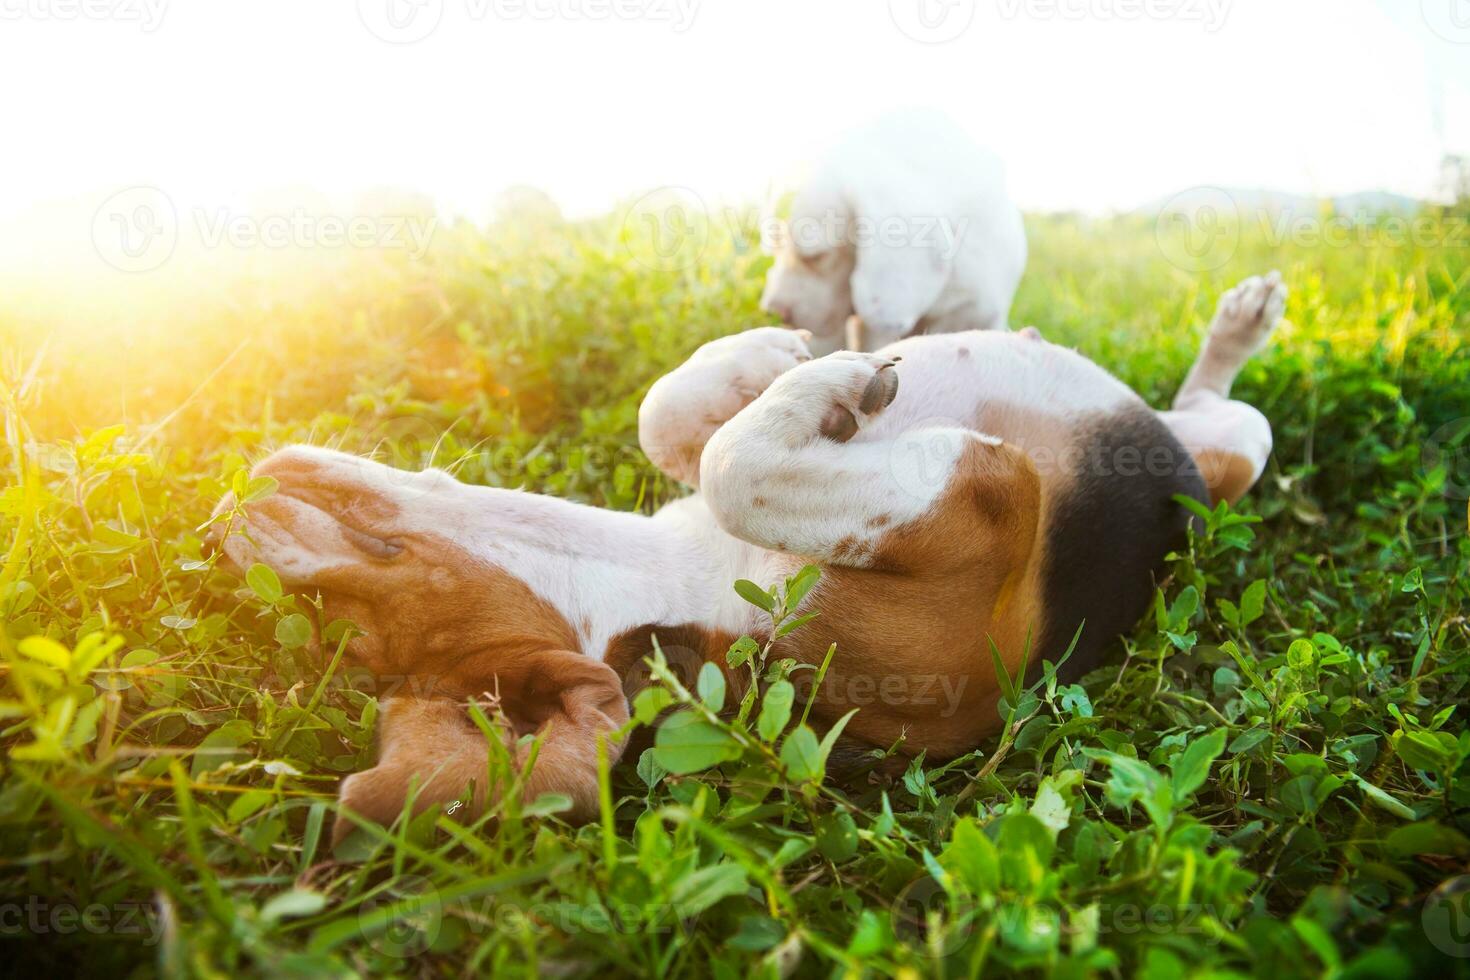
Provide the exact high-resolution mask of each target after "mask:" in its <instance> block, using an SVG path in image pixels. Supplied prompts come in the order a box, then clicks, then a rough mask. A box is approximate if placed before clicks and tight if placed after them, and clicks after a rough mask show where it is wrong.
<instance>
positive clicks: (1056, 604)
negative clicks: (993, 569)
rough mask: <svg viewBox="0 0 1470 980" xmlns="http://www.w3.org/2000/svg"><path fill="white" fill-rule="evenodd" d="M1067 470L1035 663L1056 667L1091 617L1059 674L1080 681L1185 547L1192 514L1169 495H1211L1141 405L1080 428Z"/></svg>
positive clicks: (1050, 532)
mask: <svg viewBox="0 0 1470 980" xmlns="http://www.w3.org/2000/svg"><path fill="white" fill-rule="evenodd" d="M1065 466H1066V473H1065V474H1064V476H1063V478H1064V479H1067V478H1069V477H1070V481H1071V482H1070V486H1068V487H1067V488H1066V489H1065V490H1064V491H1062V496H1061V497H1060V498H1059V499H1058V500H1057V501H1056V503H1055V509H1054V510H1053V511H1052V515H1051V519H1050V522H1049V526H1048V527H1047V530H1046V536H1047V540H1046V556H1047V557H1046V566H1045V568H1044V569H1043V572H1042V574H1043V584H1042V602H1043V606H1042V608H1043V609H1044V610H1045V617H1046V618H1045V627H1044V628H1043V630H1042V633H1041V642H1040V643H1039V644H1037V645H1036V647H1035V648H1034V649H1033V651H1032V657H1031V662H1032V663H1033V664H1039V663H1040V662H1041V659H1042V658H1047V659H1050V660H1051V661H1052V662H1053V663H1055V662H1056V660H1057V658H1059V657H1060V656H1061V655H1062V654H1063V653H1065V652H1066V649H1067V645H1068V644H1069V643H1070V642H1071V641H1072V636H1073V634H1074V633H1076V631H1077V627H1078V625H1079V624H1082V623H1083V622H1084V621H1085V623H1086V625H1085V626H1084V627H1083V630H1082V636H1081V637H1080V638H1079V639H1078V641H1077V649H1076V650H1075V651H1074V652H1073V653H1072V657H1071V659H1070V660H1069V661H1068V662H1067V664H1066V666H1065V667H1063V668H1062V671H1061V675H1062V676H1063V677H1064V678H1066V679H1068V680H1075V679H1076V678H1078V677H1080V676H1082V675H1083V674H1085V673H1087V672H1088V671H1090V670H1092V669H1093V668H1094V667H1096V666H1097V663H1098V660H1099V659H1100V657H1101V654H1102V652H1103V650H1104V648H1105V647H1106V645H1107V644H1108V643H1109V642H1111V641H1112V640H1113V639H1114V638H1115V637H1117V636H1119V635H1120V634H1122V633H1126V632H1129V631H1131V630H1132V629H1133V627H1134V626H1135V625H1136V624H1137V623H1138V620H1139V618H1140V617H1141V616H1142V615H1143V614H1144V613H1145V612H1146V611H1147V610H1148V608H1149V604H1150V602H1151V601H1152V599H1153V594H1154V586H1155V579H1156V575H1157V573H1158V571H1159V569H1160V567H1161V566H1162V564H1163V559H1164V556H1165V555H1166V554H1168V553H1169V552H1170V551H1171V550H1173V549H1175V548H1180V547H1183V546H1184V545H1185V543H1186V541H1187V534H1186V529H1187V527H1188V526H1189V522H1190V519H1191V515H1190V513H1189V511H1187V510H1185V509H1184V507H1182V506H1180V505H1179V503H1178V502H1176V501H1175V500H1173V499H1172V498H1173V496H1174V495H1175V494H1185V495H1187V496H1191V497H1194V498H1195V499H1196V500H1199V501H1202V502H1205V503H1208V502H1209V499H1210V497H1209V492H1208V491H1207V490H1206V488H1205V484H1204V480H1202V479H1201V478H1200V474H1199V470H1198V468H1197V467H1196V466H1195V463H1194V458H1193V457H1192V456H1190V454H1189V453H1188V451H1186V450H1185V449H1184V447H1183V446H1181V445H1180V444H1179V440H1177V439H1175V438H1174V434H1173V433H1172V432H1170V431H1169V428H1168V426H1166V425H1164V423H1163V422H1162V421H1160V420H1159V418H1158V416H1157V415H1155V414H1154V413H1153V412H1152V411H1149V410H1148V409H1146V408H1144V407H1142V406H1140V407H1138V408H1130V409H1128V410H1127V411H1125V412H1122V413H1120V414H1118V415H1114V416H1111V417H1109V418H1107V419H1105V420H1102V421H1100V422H1098V423H1096V424H1094V425H1092V426H1089V427H1088V429H1087V430H1086V431H1084V432H1082V433H1080V434H1079V435H1078V437H1077V440H1076V442H1074V444H1073V452H1072V456H1071V457H1070V458H1069V459H1067V460H1066V462H1065Z"/></svg>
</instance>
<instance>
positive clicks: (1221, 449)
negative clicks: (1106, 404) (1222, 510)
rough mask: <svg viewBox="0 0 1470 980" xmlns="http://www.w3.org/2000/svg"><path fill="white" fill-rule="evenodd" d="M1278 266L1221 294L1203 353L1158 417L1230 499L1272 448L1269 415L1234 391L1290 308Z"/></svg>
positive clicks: (1216, 495)
mask: <svg viewBox="0 0 1470 980" xmlns="http://www.w3.org/2000/svg"><path fill="white" fill-rule="evenodd" d="M1286 295H1287V290H1286V286H1285V285H1283V284H1282V282H1281V276H1280V274H1279V273H1275V272H1273V273H1271V274H1270V275H1268V276H1264V277H1262V276H1254V277H1252V278H1250V279H1247V280H1246V281H1245V282H1243V283H1241V284H1240V285H1239V286H1236V287H1235V288H1234V289H1232V290H1230V291H1229V292H1228V293H1226V294H1225V295H1224V296H1223V297H1221V299H1220V306H1219V309H1218V310H1217V311H1216V313H1215V319H1214V321H1213V322H1212V323H1211V324H1210V330H1209V333H1208V334H1207V335H1206V336H1205V341H1204V345H1203V346H1202V347H1201V348H1200V353H1199V357H1198V358H1197V359H1196V360H1195V362H1194V366H1193V367H1192V368H1190V371H1189V375H1188V377H1186V378H1185V379H1184V385H1183V387H1181V388H1180V389H1179V394H1178V395H1177V396H1176V397H1175V399H1174V407H1173V409H1172V410H1171V411H1168V412H1160V413H1159V417H1160V418H1161V419H1163V421H1164V423H1165V424H1166V425H1168V426H1169V428H1170V430H1172V431H1173V433H1174V436H1175V438H1177V439H1178V440H1179V442H1180V443H1181V444H1182V445H1183V446H1184V448H1185V449H1187V450H1188V451H1189V453H1190V455H1191V456H1193V457H1194V461H1195V464H1196V465H1197V466H1198V467H1199V470H1200V475H1201V476H1203V477H1204V481H1205V485H1206V486H1207V487H1208V488H1209V491H1210V496H1211V499H1212V500H1214V501H1219V500H1228V501H1230V502H1231V503H1232V504H1233V503H1235V502H1236V501H1237V500H1239V499H1240V498H1241V497H1243V496H1245V494H1246V492H1247V491H1248V490H1250V488H1251V487H1252V486H1254V485H1255V483H1256V481H1257V480H1258V479H1260V477H1261V473H1262V472H1263V471H1264V470H1265V468H1266V460H1267V459H1268V458H1269V457H1270V455H1271V423H1269V422H1268V421H1266V417H1265V416H1264V415H1262V414H1261V413H1260V411H1258V410H1257V409H1255V408H1254V407H1252V406H1250V405H1247V404H1245V403H1244V402H1240V401H1235V400H1233V399H1231V397H1230V387H1231V385H1232V384H1234V382H1235V378H1236V375H1238V374H1239V373H1240V369H1241V368H1242V367H1244V366H1245V362H1246V361H1248V360H1250V358H1251V356H1252V355H1253V354H1255V353H1256V351H1258V350H1260V349H1261V347H1262V346H1263V345H1264V344H1265V342H1266V339H1267V338H1268V337H1269V336H1270V335H1271V331H1272V330H1273V329H1274V328H1275V326H1276V324H1277V323H1278V322H1280V320H1281V316H1282V314H1283V313H1284V312H1285V310H1286Z"/></svg>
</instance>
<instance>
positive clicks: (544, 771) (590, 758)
mask: <svg viewBox="0 0 1470 980" xmlns="http://www.w3.org/2000/svg"><path fill="white" fill-rule="evenodd" d="M535 659H536V664H535V667H536V669H537V670H538V671H539V674H540V676H539V678H537V679H536V681H535V684H534V688H533V690H534V691H535V693H537V694H539V695H540V696H541V697H543V698H545V699H546V700H548V701H549V702H550V710H549V711H547V712H546V714H545V721H544V722H543V723H542V724H541V726H540V728H539V730H538V734H539V735H540V736H541V749H540V751H539V752H538V753H537V755H536V765H535V768H534V769H532V771H531V776H530V779H529V780H528V782H527V784H526V790H525V794H524V795H525V797H526V799H534V798H535V797H536V796H538V795H539V794H541V793H563V794H565V795H566V796H567V797H569V798H570V799H571V801H572V809H571V811H570V812H569V813H567V814H565V816H566V818H567V819H570V820H573V821H577V822H581V821H586V820H591V819H592V818H593V817H595V816H596V815H597V811H598V803H597V742H598V739H599V738H601V739H603V740H604V741H605V742H606V743H607V760H608V764H609V765H611V764H612V763H614V762H616V761H617V760H618V757H619V756H620V755H622V752H623V743H622V741H620V740H618V739H616V738H615V734H616V732H617V730H618V729H620V728H622V727H623V726H624V725H625V724H627V722H628V699H627V697H626V696H625V695H624V694H623V683H622V680H621V678H619V677H618V675H617V672H616V671H614V670H613V669H612V668H611V667H609V666H608V665H607V664H605V663H602V662H600V661H597V660H593V659H592V658H590V657H587V656H584V655H583V654H580V653H572V652H570V651H566V650H557V651H550V652H547V653H543V654H541V655H539V656H538V657H537V658H535ZM529 751H530V749H529V747H524V748H522V749H520V750H519V754H518V756H517V759H518V761H520V760H522V759H524V756H525V753H527V752H529Z"/></svg>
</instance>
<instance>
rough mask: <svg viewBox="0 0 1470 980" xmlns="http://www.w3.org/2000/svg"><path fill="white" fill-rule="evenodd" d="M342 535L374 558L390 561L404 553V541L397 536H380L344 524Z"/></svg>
mask: <svg viewBox="0 0 1470 980" xmlns="http://www.w3.org/2000/svg"><path fill="white" fill-rule="evenodd" d="M342 536H343V537H345V538H346V539H347V540H348V541H350V542H352V545H353V547H355V548H357V549H358V550H359V551H361V552H363V553H364V554H366V555H369V556H371V557H373V558H377V559H380V560H382V561H388V560H390V559H393V558H397V557H398V556H399V555H401V554H403V549H404V545H403V542H402V541H400V540H398V539H397V538H380V537H378V536H377V535H375V534H368V533H367V532H365V531H359V530H358V529H357V528H355V527H350V526H348V525H346V524H343V525H342Z"/></svg>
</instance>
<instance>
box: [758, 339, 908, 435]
mask: <svg viewBox="0 0 1470 980" xmlns="http://www.w3.org/2000/svg"><path fill="white" fill-rule="evenodd" d="M896 363H897V358H888V357H880V356H878V355H876V354H860V353H857V352H854V351H838V352H837V353H835V354H828V355H827V356H826V357H823V358H819V359H817V360H815V361H812V362H810V363H808V364H803V365H801V367H799V368H797V369H796V370H794V371H792V372H791V373H790V374H787V375H786V376H785V377H783V378H781V379H780V380H779V381H777V382H776V384H774V385H772V386H771V395H772V397H773V398H774V399H778V400H780V401H782V402H785V403H788V404H789V405H790V407H791V409H792V410H791V411H790V412H789V413H787V414H786V416H785V418H786V419H788V420H790V421H791V422H792V423H793V431H792V433H791V435H792V436H793V437H794V438H795V439H800V438H810V433H811V429H810V428H807V425H808V424H809V423H810V422H813V421H814V422H815V423H816V429H817V431H818V432H819V433H820V434H821V435H822V436H824V437H826V438H828V439H832V440H834V441H836V442H847V441H848V440H849V439H851V438H852V437H853V436H855V435H857V433H858V432H859V431H861V430H862V429H863V427H865V426H866V425H867V424H868V423H869V422H871V421H872V420H873V419H875V418H877V417H878V416H879V415H880V414H882V412H883V410H884V409H885V408H887V407H888V406H889V405H892V404H893V399H894V398H896V397H897V396H898V372H897V371H895V370H894V365H895V364H896Z"/></svg>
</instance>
